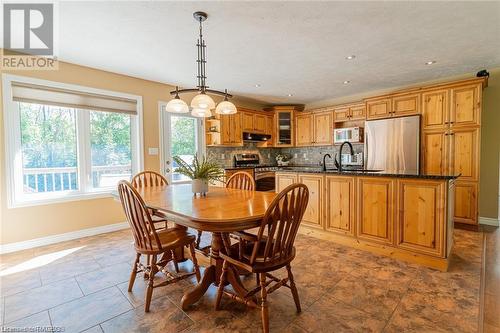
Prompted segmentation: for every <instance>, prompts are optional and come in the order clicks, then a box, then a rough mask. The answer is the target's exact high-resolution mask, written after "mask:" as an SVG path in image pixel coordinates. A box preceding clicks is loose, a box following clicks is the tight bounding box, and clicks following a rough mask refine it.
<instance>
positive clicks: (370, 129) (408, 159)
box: [364, 116, 420, 174]
mask: <svg viewBox="0 0 500 333" xmlns="http://www.w3.org/2000/svg"><path fill="white" fill-rule="evenodd" d="M365 126H366V127H365V152H364V157H365V168H366V169H370V170H384V171H387V172H395V173H406V174H417V173H418V171H419V156H420V147H419V146H420V116H411V117H400V118H391V119H382V120H369V121H367V122H366V123H365Z"/></svg>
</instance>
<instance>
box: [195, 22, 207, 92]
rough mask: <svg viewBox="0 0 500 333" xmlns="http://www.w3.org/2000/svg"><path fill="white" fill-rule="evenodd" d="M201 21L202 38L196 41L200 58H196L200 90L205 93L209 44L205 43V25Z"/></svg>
mask: <svg viewBox="0 0 500 333" xmlns="http://www.w3.org/2000/svg"><path fill="white" fill-rule="evenodd" d="M199 22H200V38H199V39H198V42H197V43H196V46H197V48H198V60H196V62H197V64H198V76H197V78H198V88H199V89H200V91H202V92H203V93H205V91H206V90H207V88H208V87H207V86H206V78H207V76H206V73H205V68H206V66H205V64H206V63H207V61H206V59H205V52H206V47H207V45H206V44H205V41H204V40H203V27H202V23H201V22H202V20H201V19H200V20H199Z"/></svg>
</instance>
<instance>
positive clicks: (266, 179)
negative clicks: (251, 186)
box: [233, 154, 278, 191]
mask: <svg viewBox="0 0 500 333" xmlns="http://www.w3.org/2000/svg"><path fill="white" fill-rule="evenodd" d="M233 159H234V166H235V167H237V168H253V169H254V177H255V184H256V186H257V191H274V189H275V186H276V184H275V183H276V180H275V176H276V175H275V173H276V170H277V169H278V168H277V167H276V166H274V165H262V164H260V158H259V155H258V154H236V155H234V157H233Z"/></svg>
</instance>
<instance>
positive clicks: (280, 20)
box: [59, 1, 500, 104]
mask: <svg viewBox="0 0 500 333" xmlns="http://www.w3.org/2000/svg"><path fill="white" fill-rule="evenodd" d="M59 4H60V5H59V17H60V28H59V58H60V60H63V61H67V62H72V63H76V64H80V65H85V66H90V67H95V68H99V69H103V70H107V71H112V72H117V73H121V74H126V75H130V76H135V77H139V78H144V79H149V80H154V81H159V82H164V83H169V84H174V85H180V86H182V87H192V86H194V85H195V84H196V80H195V75H196V63H195V60H196V47H195V43H196V38H197V34H198V26H197V22H196V21H195V20H194V19H193V17H192V13H193V12H194V11H197V10H201V11H205V12H207V13H208V15H209V18H208V20H207V21H206V22H205V23H204V34H205V40H206V42H207V60H208V64H207V75H208V79H207V84H208V85H209V86H210V87H211V88H213V89H219V90H223V89H224V88H227V89H228V90H229V91H230V93H233V94H235V95H238V96H243V97H246V98H250V99H253V100H255V101H260V102H263V103H304V104H307V103H312V102H316V101H320V100H326V99H333V98H336V97H341V96H347V95H355V94H360V93H363V92H368V91H374V90H381V89H387V88H391V87H401V86H406V85H411V84H414V83H418V82H424V81H431V80H436V79H439V78H442V77H450V76H455V75H460V74H464V73H471V75H473V74H474V73H475V72H477V71H478V70H481V69H483V68H493V67H495V66H500V2H496V1H495V2H478V1H474V2H391V1H388V2H219V1H216V2H207V1H203V2H111V1H110V2H91V3H89V2H60V3H59ZM348 55H356V58H355V59H354V60H346V59H345V57H346V56H348ZM430 60H434V61H436V63H435V64H433V65H425V62H427V61H430ZM345 80H348V81H350V83H348V84H344V83H343V82H344V81H345ZM256 85H260V86H259V87H256ZM288 94H292V95H293V96H288Z"/></svg>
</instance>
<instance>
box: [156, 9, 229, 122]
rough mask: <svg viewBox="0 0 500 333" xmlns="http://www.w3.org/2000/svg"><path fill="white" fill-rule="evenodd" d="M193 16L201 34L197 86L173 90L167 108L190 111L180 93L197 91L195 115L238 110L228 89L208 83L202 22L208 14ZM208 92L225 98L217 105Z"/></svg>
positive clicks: (201, 13)
mask: <svg viewBox="0 0 500 333" xmlns="http://www.w3.org/2000/svg"><path fill="white" fill-rule="evenodd" d="M193 17H194V19H195V20H196V21H198V22H199V23H200V36H199V38H198V41H197V43H196V47H197V49H198V60H196V63H197V64H198V75H197V76H196V77H197V79H198V85H197V86H196V87H197V88H192V89H180V90H179V89H178V87H176V88H175V91H171V92H170V95H172V96H174V98H173V99H172V100H171V101H170V102H168V104H167V106H166V110H167V111H168V112H173V113H186V112H189V107H188V105H187V103H186V102H185V101H183V100H182V99H180V97H179V94H182V93H190V92H191V93H192V92H197V93H198V94H197V95H196V96H195V97H194V98H193V99H192V100H191V103H190V106H191V114H192V115H193V116H195V117H211V116H212V110H213V109H215V112H216V113H218V114H233V113H236V112H237V109H236V106H235V105H234V104H233V103H231V102H230V101H229V100H228V98H231V97H233V96H231V95H230V94H228V93H227V89H226V90H225V91H224V92H222V91H218V90H212V89H208V86H207V85H206V82H205V81H206V78H207V76H206V72H205V65H206V63H207V60H206V58H205V49H206V44H205V40H204V39H203V28H202V22H203V21H205V20H206V19H207V17H208V15H207V14H206V13H204V12H195V13H193ZM208 94H212V95H219V96H224V100H223V101H222V102H220V103H219V104H218V105H217V108H216V105H215V102H214V100H213V99H212V97H210V96H209V95H208Z"/></svg>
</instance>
